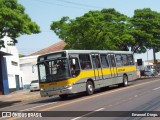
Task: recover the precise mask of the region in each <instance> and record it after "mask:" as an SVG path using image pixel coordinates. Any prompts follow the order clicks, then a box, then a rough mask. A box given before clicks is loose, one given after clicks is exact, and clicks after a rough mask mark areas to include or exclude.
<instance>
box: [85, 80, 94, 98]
mask: <svg viewBox="0 0 160 120" xmlns="http://www.w3.org/2000/svg"><path fill="white" fill-rule="evenodd" d="M86 92H87V95H92V94H93V93H94V86H93V83H92V82H91V81H88V82H87V84H86Z"/></svg>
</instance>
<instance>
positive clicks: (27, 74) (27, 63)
mask: <svg viewBox="0 0 160 120" xmlns="http://www.w3.org/2000/svg"><path fill="white" fill-rule="evenodd" d="M65 45H66V44H65V42H64V41H60V42H58V43H55V44H53V45H51V46H49V47H47V48H44V49H42V50H39V51H37V52H35V53H32V54H31V55H29V56H27V57H22V58H20V59H19V61H20V70H21V71H22V82H23V86H24V89H29V85H30V83H31V81H32V80H38V71H37V66H35V65H36V64H37V57H38V56H39V55H42V54H46V53H50V52H54V51H58V50H63V49H64V47H65ZM33 67H34V72H33Z"/></svg>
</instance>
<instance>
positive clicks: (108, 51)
mask: <svg viewBox="0 0 160 120" xmlns="http://www.w3.org/2000/svg"><path fill="white" fill-rule="evenodd" d="M59 52H66V53H76V54H78V53H82V54H83V53H102V54H103V53H104V54H105V53H117V54H132V53H133V52H131V51H114V50H61V51H55V52H50V53H47V54H43V55H40V56H46V55H50V54H53V53H59ZM40 56H39V57H40Z"/></svg>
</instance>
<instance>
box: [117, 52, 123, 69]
mask: <svg viewBox="0 0 160 120" xmlns="http://www.w3.org/2000/svg"><path fill="white" fill-rule="evenodd" d="M116 65H117V67H121V66H122V65H123V63H122V56H121V55H120V54H116Z"/></svg>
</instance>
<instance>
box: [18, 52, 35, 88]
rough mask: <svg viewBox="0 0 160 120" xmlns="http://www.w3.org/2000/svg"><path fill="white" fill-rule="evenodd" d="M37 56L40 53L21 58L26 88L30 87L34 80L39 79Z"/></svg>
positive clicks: (24, 86)
mask: <svg viewBox="0 0 160 120" xmlns="http://www.w3.org/2000/svg"><path fill="white" fill-rule="evenodd" d="M37 57H38V55H35V56H28V57H23V58H20V59H19V60H20V70H21V71H22V76H23V77H22V81H23V88H24V89H29V85H30V83H31V81H32V80H38V71H37V66H36V64H37ZM33 67H34V68H33ZM33 70H34V71H33Z"/></svg>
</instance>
